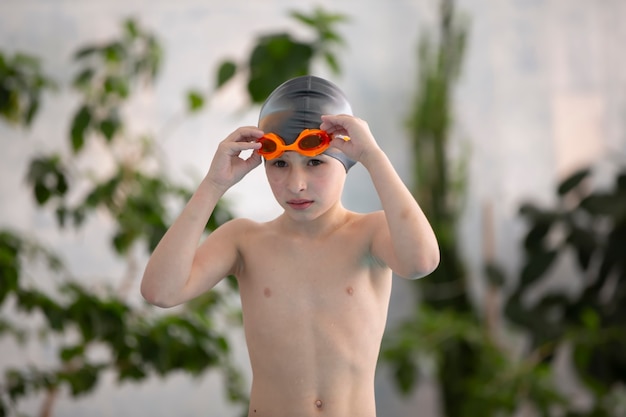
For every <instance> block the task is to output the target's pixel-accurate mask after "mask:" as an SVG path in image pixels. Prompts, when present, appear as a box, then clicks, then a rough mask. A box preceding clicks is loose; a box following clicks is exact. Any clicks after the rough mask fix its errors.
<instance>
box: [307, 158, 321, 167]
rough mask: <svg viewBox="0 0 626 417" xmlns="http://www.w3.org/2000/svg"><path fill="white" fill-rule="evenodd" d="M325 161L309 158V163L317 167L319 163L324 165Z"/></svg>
mask: <svg viewBox="0 0 626 417" xmlns="http://www.w3.org/2000/svg"><path fill="white" fill-rule="evenodd" d="M323 163H324V161H322V160H321V159H309V162H308V165H309V166H313V167H316V166H318V165H322V164H323Z"/></svg>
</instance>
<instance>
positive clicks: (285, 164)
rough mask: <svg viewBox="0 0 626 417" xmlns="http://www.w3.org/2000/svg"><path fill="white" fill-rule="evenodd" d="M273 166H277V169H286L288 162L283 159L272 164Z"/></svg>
mask: <svg viewBox="0 0 626 417" xmlns="http://www.w3.org/2000/svg"><path fill="white" fill-rule="evenodd" d="M272 166H275V167H277V168H284V167H286V166H287V162H285V161H283V160H282V159H275V160H274V161H273V162H272Z"/></svg>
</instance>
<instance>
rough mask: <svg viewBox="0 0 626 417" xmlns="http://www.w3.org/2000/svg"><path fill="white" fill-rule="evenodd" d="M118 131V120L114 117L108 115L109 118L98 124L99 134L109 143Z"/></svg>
mask: <svg viewBox="0 0 626 417" xmlns="http://www.w3.org/2000/svg"><path fill="white" fill-rule="evenodd" d="M119 129H120V120H119V118H118V117H116V116H115V115H109V117H107V118H106V119H104V120H102V121H101V122H100V132H101V133H102V135H103V136H104V137H105V138H106V139H107V141H109V142H110V141H111V139H113V137H114V136H115V134H116V133H117V132H118V131H119Z"/></svg>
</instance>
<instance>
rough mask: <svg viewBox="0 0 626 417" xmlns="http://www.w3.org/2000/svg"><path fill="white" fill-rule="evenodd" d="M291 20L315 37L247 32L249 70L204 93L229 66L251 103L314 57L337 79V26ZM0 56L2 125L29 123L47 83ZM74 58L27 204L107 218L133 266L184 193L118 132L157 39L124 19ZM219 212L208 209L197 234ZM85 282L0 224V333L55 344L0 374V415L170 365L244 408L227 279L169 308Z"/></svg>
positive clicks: (151, 72) (200, 100) (154, 58)
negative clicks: (53, 143) (63, 105)
mask: <svg viewBox="0 0 626 417" xmlns="http://www.w3.org/2000/svg"><path fill="white" fill-rule="evenodd" d="M292 17H293V18H294V19H295V20H297V21H298V22H300V23H301V24H303V25H304V26H306V27H309V28H313V29H314V30H315V32H316V35H317V36H316V38H315V39H314V40H313V41H310V42H306V41H301V40H296V39H295V38H293V37H292V36H291V35H289V34H287V33H277V34H268V35H264V36H261V37H259V38H258V39H256V45H255V46H254V48H253V51H252V53H251V56H250V59H249V61H248V62H246V63H245V64H239V65H237V64H234V63H233V61H224V62H223V63H220V64H219V65H218V77H217V80H216V86H215V89H216V90H217V89H219V88H221V87H222V86H224V85H225V83H226V82H227V81H229V79H230V78H232V77H233V76H234V75H235V73H236V72H237V71H241V72H245V73H247V74H248V76H249V82H248V93H249V95H250V100H251V103H258V102H260V101H262V100H263V99H264V98H265V96H264V94H265V95H267V92H269V91H271V90H272V89H273V88H275V87H276V86H277V85H278V84H279V83H281V82H283V81H284V80H285V79H286V78H289V77H291V76H295V75H301V74H306V73H308V72H309V69H310V66H311V63H312V62H313V60H314V59H318V58H322V59H324V60H325V62H326V63H327V65H329V66H330V68H331V70H333V71H339V67H338V65H337V60H336V57H335V55H334V53H333V52H332V51H333V48H334V47H335V46H336V45H338V44H341V43H342V40H341V38H340V37H339V35H338V34H337V33H336V32H335V29H334V27H335V25H336V24H337V23H340V22H343V21H344V20H345V18H344V17H343V16H341V15H334V14H329V13H326V12H324V11H323V10H321V9H316V10H314V11H313V12H312V13H311V14H310V15H306V14H302V13H299V12H293V13H292ZM0 60H1V62H0V86H1V90H0V99H1V100H2V101H0V104H1V105H2V108H1V110H2V112H1V113H0V114H1V116H2V120H5V121H7V122H9V123H12V124H16V125H24V126H28V125H29V124H30V123H31V122H32V120H33V117H34V115H35V114H36V111H37V109H38V105H39V97H40V94H41V93H42V92H43V91H44V90H45V89H47V88H50V87H51V86H53V85H54V82H53V81H52V80H51V79H50V78H48V77H47V76H45V75H43V73H42V72H41V71H40V69H39V66H38V65H37V64H36V63H37V60H36V59H35V58H28V59H26V58H24V57H23V56H22V55H19V54H18V55H16V58H15V59H13V60H5V58H4V55H0ZM74 60H75V62H76V64H77V66H78V71H77V74H76V75H75V77H74V79H73V83H72V87H73V89H74V91H75V92H76V93H77V94H78V97H79V105H78V106H77V109H76V111H75V112H74V114H73V116H71V118H70V130H69V132H68V135H67V150H68V151H67V152H64V151H63V150H61V151H59V152H56V153H52V154H49V155H42V154H39V155H36V156H35V157H34V158H33V159H32V160H31V161H30V164H29V168H28V172H27V180H28V184H29V186H30V187H31V189H32V194H33V197H34V201H35V202H36V204H37V205H38V206H39V207H40V208H41V209H42V210H43V209H47V210H53V211H54V212H55V213H56V221H57V223H58V226H59V227H60V228H65V227H68V226H73V227H74V228H78V229H80V228H81V227H84V226H85V224H86V223H85V222H86V220H88V218H89V216H90V215H93V214H94V213H95V212H96V211H100V212H104V213H107V215H108V217H109V218H110V219H111V220H113V223H114V230H113V233H112V236H111V247H112V249H113V250H114V253H116V254H117V255H118V256H120V257H124V258H125V259H126V260H127V261H128V263H129V264H133V263H134V262H135V261H134V259H133V256H134V253H135V251H134V249H135V248H137V247H140V248H145V249H147V250H148V251H150V250H152V249H153V248H154V247H155V246H156V244H157V243H158V241H159V239H160V238H161V236H162V235H163V233H164V232H165V231H166V229H167V227H168V224H169V222H170V221H171V217H170V216H171V210H172V207H176V206H180V205H182V204H184V203H185V202H186V201H187V199H188V198H189V196H190V195H191V193H192V192H193V190H192V189H189V188H187V187H185V186H182V185H178V184H174V183H173V182H172V181H171V180H170V179H169V178H168V177H167V175H166V173H165V172H164V169H163V164H162V161H161V160H160V158H159V153H158V152H157V151H158V149H157V148H158V144H157V142H156V138H155V137H154V135H152V134H143V135H135V134H133V135H131V134H130V131H131V129H129V128H128V126H127V121H126V118H125V116H124V114H125V110H126V107H127V106H128V102H129V100H130V99H131V97H132V96H133V94H135V93H137V92H139V91H140V88H141V86H142V85H146V86H149V85H150V84H152V83H154V81H155V77H156V76H157V75H158V73H159V68H160V64H161V62H162V60H163V51H162V49H161V46H160V43H159V41H158V39H157V38H156V36H154V35H153V34H152V33H151V32H149V31H147V30H145V29H144V28H142V27H141V26H140V25H139V24H138V23H137V22H136V21H135V20H132V19H129V20H126V21H125V22H124V23H123V26H122V33H121V35H120V37H119V39H114V40H112V41H110V42H107V43H104V44H94V45H88V46H86V47H83V48H81V49H79V50H78V52H77V53H76V54H75V55H74ZM277 69H280V70H277ZM16 80H17V81H16ZM198 91H199V89H194V90H191V91H189V92H187V93H186V95H185V96H184V100H185V101H186V105H187V106H186V108H187V111H188V113H195V112H198V111H201V110H202V109H204V108H205V105H206V103H207V102H208V97H207V95H205V94H202V93H199V92H198ZM93 147H95V149H97V150H98V152H99V153H100V157H101V158H108V159H109V160H110V161H111V162H112V165H113V168H112V169H111V170H109V172H108V174H106V175H103V174H102V173H98V172H95V171H93V170H87V171H85V170H84V169H81V167H82V166H85V165H86V166H87V167H89V162H85V161H88V159H87V158H88V155H89V151H90V149H91V151H93V149H94V148H93ZM231 217H232V215H231V213H230V212H229V210H228V209H227V207H226V206H225V204H224V203H223V202H220V204H218V206H217V208H216V210H215V211H214V213H213V215H212V216H211V219H210V220H209V222H208V224H207V232H210V231H211V230H214V229H215V228H216V227H218V226H219V225H220V224H222V223H224V222H225V221H227V220H229V219H230V218H231ZM42 264H43V265H42ZM36 265H39V266H40V267H41V270H43V272H41V271H40V270H39V269H37V268H36ZM131 270H132V268H131ZM34 274H36V275H39V274H42V275H44V277H43V278H42V279H41V282H43V281H46V282H53V283H57V284H56V285H55V286H54V288H52V291H51V292H46V291H43V290H42V289H40V288H39V287H38V285H37V283H36V281H39V279H34V278H33V275H34ZM132 278H136V277H132ZM88 281H89V278H87V277H82V278H81V279H78V278H77V277H74V276H72V273H71V271H69V270H68V269H67V267H66V266H65V265H64V263H63V262H62V261H61V257H60V256H59V255H57V254H56V253H54V251H51V250H49V249H47V248H45V247H43V246H42V245H41V244H40V243H38V242H37V241H36V238H30V237H26V235H25V233H20V232H18V231H14V230H0V305H1V306H2V307H3V308H5V309H10V310H11V311H12V314H11V315H6V318H4V317H3V318H2V319H0V335H2V336H5V337H6V336H9V337H13V338H14V339H15V340H16V341H17V342H19V343H38V342H39V343H41V342H42V341H41V340H40V339H37V338H34V337H33V336H34V335H35V334H39V335H40V336H43V337H44V338H45V340H47V342H46V343H51V344H52V345H54V346H56V345H57V344H58V343H59V342H58V341H61V342H60V343H61V344H60V345H59V346H58V349H57V351H56V356H57V362H58V363H57V364H56V365H55V366H52V367H45V368H44V367H40V366H38V365H20V364H15V365H14V367H13V368H10V369H5V371H4V375H3V377H2V380H1V382H0V417H2V416H8V415H18V414H19V415H23V413H20V411H19V403H20V400H22V399H24V398H26V397H29V396H32V395H35V394H37V393H41V392H44V393H46V398H45V399H44V405H43V406H42V410H41V415H51V414H52V410H51V407H52V404H53V400H54V397H55V396H56V395H57V393H58V392H59V389H60V388H66V389H68V391H69V392H70V394H71V395H72V396H79V395H85V394H88V393H90V392H92V391H93V390H94V389H95V388H96V387H97V385H98V382H99V381H100V378H101V377H102V375H103V372H104V371H108V372H112V373H113V374H114V375H116V378H117V381H118V382H119V383H121V382H124V381H135V382H141V381H143V380H144V379H145V378H147V377H149V376H151V375H158V376H163V377H165V376H167V375H169V374H171V373H172V372H176V371H184V372H186V373H188V374H190V375H194V376H201V375H202V374H203V373H205V372H206V371H208V370H210V369H217V370H219V371H220V373H221V374H222V375H223V377H224V380H225V382H224V386H225V388H226V390H225V391H226V394H227V395H228V398H229V400H231V401H232V402H234V403H238V404H241V405H242V407H243V408H245V406H246V404H247V392H246V390H245V389H244V381H243V378H242V376H241V374H240V372H239V370H238V369H237V368H236V367H235V365H234V362H233V358H232V351H231V342H230V339H229V336H228V332H227V329H228V328H232V327H233V324H235V325H240V324H241V312H240V309H239V307H238V302H237V294H236V291H235V290H236V281H235V280H234V279H233V278H232V277H229V279H227V280H226V281H225V282H226V285H220V286H218V287H217V288H215V289H214V290H212V291H211V292H209V293H207V294H205V295H203V296H201V297H198V298H197V299H195V300H192V301H191V302H189V303H186V305H185V306H183V307H181V308H180V309H176V310H175V311H173V312H168V313H163V312H158V313H157V312H156V311H155V309H154V308H151V307H148V306H145V305H142V306H139V307H137V306H135V305H133V304H131V303H129V302H128V301H127V300H126V294H124V293H123V291H120V290H118V291H115V290H114V289H113V288H112V287H111V286H110V285H105V286H104V289H102V288H101V289H100V290H96V289H93V288H90V287H85V285H84V283H86V282H88ZM79 282H80V284H79ZM126 284H127V283H126ZM123 287H124V285H123ZM126 287H128V285H126ZM24 316H27V317H31V318H35V317H40V318H42V319H43V323H42V327H41V329H39V330H38V331H35V330H34V329H32V326H27V325H26V324H25V321H24V320H21V318H23V317H24ZM12 318H14V319H12ZM52 340H54V342H52ZM102 348H105V349H106V351H107V352H108V355H106V358H102V357H101V355H94V351H100V350H101V349H102ZM94 357H98V358H99V359H97V360H96V359H94Z"/></svg>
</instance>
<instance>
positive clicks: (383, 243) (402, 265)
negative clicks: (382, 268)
mask: <svg viewBox="0 0 626 417" xmlns="http://www.w3.org/2000/svg"><path fill="white" fill-rule="evenodd" d="M368 221H369V222H371V224H370V226H369V227H370V230H371V231H372V232H371V236H372V237H371V239H372V242H371V251H372V256H374V257H375V258H376V259H378V260H380V262H382V263H384V264H385V265H387V266H388V267H389V268H391V270H392V271H393V272H394V273H395V274H396V275H398V276H400V277H403V278H408V279H416V278H419V277H422V276H424V275H426V273H425V272H424V271H421V270H420V269H418V268H416V267H415V263H414V262H410V263H407V262H402V260H401V259H400V258H399V257H398V255H397V253H396V250H395V248H394V244H393V239H392V237H391V232H390V230H389V226H388V225H387V220H386V218H385V212H384V211H377V212H374V213H371V214H370V215H369V219H368ZM414 249H415V254H414V257H413V259H412V260H413V261H414V260H417V259H419V256H420V254H419V253H418V248H414Z"/></svg>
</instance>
